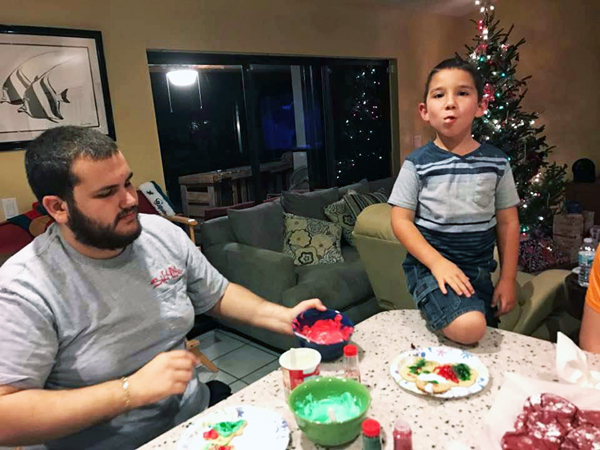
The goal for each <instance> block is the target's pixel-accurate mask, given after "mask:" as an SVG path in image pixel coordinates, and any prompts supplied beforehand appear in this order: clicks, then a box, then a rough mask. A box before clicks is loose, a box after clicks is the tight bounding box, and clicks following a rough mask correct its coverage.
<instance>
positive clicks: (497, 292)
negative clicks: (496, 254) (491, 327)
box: [492, 278, 517, 317]
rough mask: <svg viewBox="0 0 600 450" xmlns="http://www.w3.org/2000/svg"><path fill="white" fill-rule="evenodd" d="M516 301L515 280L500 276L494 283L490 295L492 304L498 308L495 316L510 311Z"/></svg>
mask: <svg viewBox="0 0 600 450" xmlns="http://www.w3.org/2000/svg"><path fill="white" fill-rule="evenodd" d="M516 303H517V297H516V293H515V280H512V279H502V278H501V279H500V281H498V284H496V287H495V288H494V295H493V296H492V306H494V307H496V308H498V312H497V313H496V317H498V316H503V315H504V314H508V313H509V312H511V311H512V309H513V308H514V307H515V304H516Z"/></svg>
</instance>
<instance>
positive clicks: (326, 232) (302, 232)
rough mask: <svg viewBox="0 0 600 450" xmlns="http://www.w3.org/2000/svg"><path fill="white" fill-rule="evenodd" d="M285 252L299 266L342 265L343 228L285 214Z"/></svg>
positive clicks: (317, 220)
mask: <svg viewBox="0 0 600 450" xmlns="http://www.w3.org/2000/svg"><path fill="white" fill-rule="evenodd" d="M284 225H285V230H284V236H283V252H284V253H286V254H288V255H290V256H291V257H292V258H294V264H295V265H297V266H310V265H314V264H333V263H337V262H343V261H344V257H343V256H342V250H341V248H340V240H341V238H342V228H341V227H340V226H339V225H336V224H335V223H332V222H326V221H324V220H319V219H312V218H310V217H301V216H296V215H294V214H288V213H284Z"/></svg>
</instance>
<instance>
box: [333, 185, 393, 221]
mask: <svg viewBox="0 0 600 450" xmlns="http://www.w3.org/2000/svg"><path fill="white" fill-rule="evenodd" d="M387 201H388V196H387V195H386V194H385V190H384V189H383V188H382V189H379V190H378V191H377V192H373V193H371V194H346V195H344V202H345V203H346V206H347V207H348V212H349V213H350V215H351V216H352V217H353V218H354V220H356V218H357V217H358V215H359V214H360V212H361V211H362V210H363V209H365V208H366V207H367V206H369V205H374V204H376V203H387Z"/></svg>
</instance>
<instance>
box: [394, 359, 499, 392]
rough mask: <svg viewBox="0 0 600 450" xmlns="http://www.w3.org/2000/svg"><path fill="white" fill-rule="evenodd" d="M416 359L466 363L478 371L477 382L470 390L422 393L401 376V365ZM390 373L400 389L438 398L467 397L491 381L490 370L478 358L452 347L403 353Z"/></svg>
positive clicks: (457, 389) (441, 362)
mask: <svg viewBox="0 0 600 450" xmlns="http://www.w3.org/2000/svg"><path fill="white" fill-rule="evenodd" d="M415 357H417V358H425V359H428V360H432V361H437V362H439V363H440V364H458V363H465V364H467V365H469V367H471V368H473V369H475V370H476V371H477V380H475V383H474V384H473V385H471V386H469V387H468V388H466V387H458V386H457V387H453V388H452V389H450V390H449V391H446V392H444V393H442V394H426V393H425V392H423V391H421V390H420V389H419V388H418V387H417V386H416V384H415V383H414V382H412V381H406V380H405V379H404V378H402V375H400V370H399V367H400V366H401V365H402V366H403V365H404V364H405V363H406V362H407V361H408V360H410V359H413V358H415ZM390 373H391V375H392V378H393V379H394V380H396V383H398V384H399V385H400V387H402V388H404V389H406V390H408V391H410V392H414V393H415V394H419V395H432V396H434V397H438V398H458V397H467V396H469V395H473V394H475V393H477V392H479V391H481V390H483V388H484V387H485V386H486V385H487V384H488V383H489V381H490V372H489V370H488V369H487V367H486V366H485V365H484V364H483V363H482V362H481V360H480V359H479V358H478V357H477V356H475V355H473V354H472V353H469V352H467V351H464V350H460V349H458V348H452V347H427V348H419V349H416V350H409V351H406V352H403V353H401V354H400V355H398V356H397V357H396V358H394V360H393V361H392V364H391V366H390Z"/></svg>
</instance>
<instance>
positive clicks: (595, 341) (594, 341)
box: [579, 304, 600, 353]
mask: <svg viewBox="0 0 600 450" xmlns="http://www.w3.org/2000/svg"><path fill="white" fill-rule="evenodd" d="M579 346H580V347H581V348H582V349H583V350H587V351H588V352H592V353H600V313H598V312H596V311H594V309H593V308H592V307H591V306H590V305H588V304H586V305H585V307H584V310H583V319H582V321H581V331H580V333H579Z"/></svg>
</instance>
